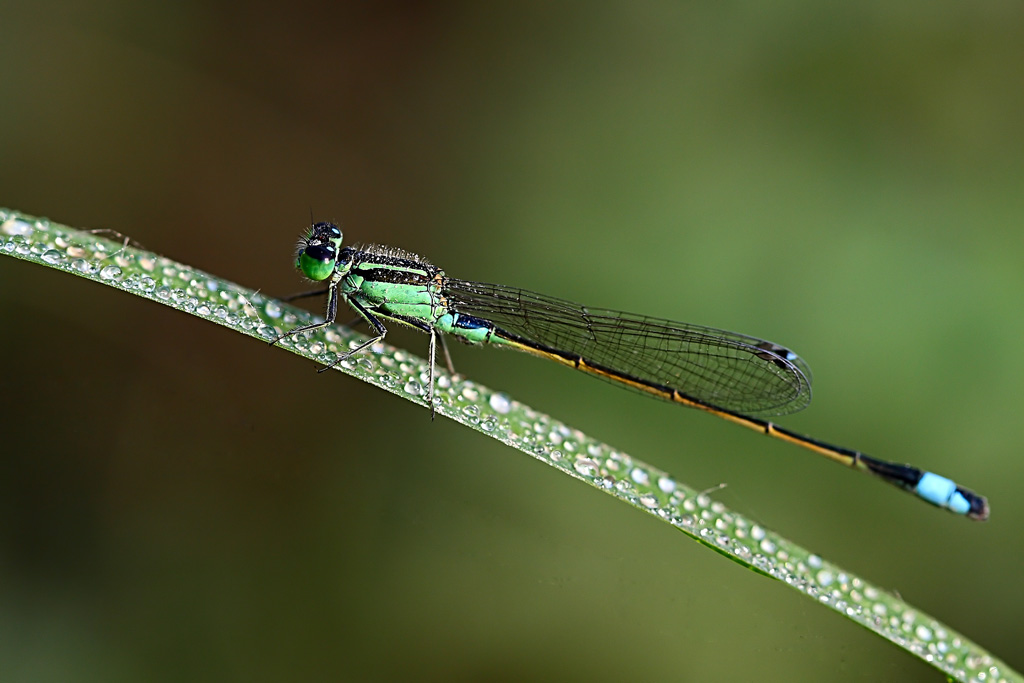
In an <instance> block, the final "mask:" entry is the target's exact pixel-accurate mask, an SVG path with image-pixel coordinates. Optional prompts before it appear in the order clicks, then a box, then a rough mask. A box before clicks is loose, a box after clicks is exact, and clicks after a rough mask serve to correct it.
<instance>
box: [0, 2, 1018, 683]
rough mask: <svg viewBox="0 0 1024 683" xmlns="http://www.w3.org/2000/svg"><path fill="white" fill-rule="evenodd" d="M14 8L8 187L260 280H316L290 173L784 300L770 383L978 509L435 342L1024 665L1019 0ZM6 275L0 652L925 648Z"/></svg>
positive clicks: (27, 278) (753, 317) (644, 653)
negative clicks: (802, 396) (303, 269)
mask: <svg viewBox="0 0 1024 683" xmlns="http://www.w3.org/2000/svg"><path fill="white" fill-rule="evenodd" d="M0 23H2V25H3V40H2V41H0V93H2V100H0V101H2V102H3V104H2V106H0V205H6V206H9V207H11V208H16V209H18V210H21V211H24V212H27V213H30V214H35V215H45V216H49V217H51V218H52V219H54V220H57V221H60V222H63V223H67V224H69V225H72V226H78V227H85V228H100V227H104V228H112V229H115V230H118V231H120V232H123V233H125V234H127V235H131V236H132V237H134V238H135V239H136V240H138V241H139V242H141V243H142V244H144V245H146V247H148V248H149V249H152V250H154V251H157V252H160V253H164V254H166V255H168V256H170V257H172V258H175V259H178V260H181V261H184V262H186V263H189V264H192V265H194V266H196V267H199V268H202V269H205V270H208V271H211V272H214V273H217V274H218V275H221V276H223V277H226V278H229V279H232V280H235V281H237V282H239V283H242V284H244V285H247V286H251V287H256V288H260V289H262V290H263V291H266V292H268V293H271V294H277V295H284V294H288V293H292V292H295V291H299V290H302V289H304V288H305V287H306V285H304V284H303V282H302V281H301V279H300V278H299V276H298V275H297V273H296V272H295V271H294V270H293V268H292V248H293V245H294V241H295V238H296V237H297V236H298V235H299V234H300V233H301V232H302V230H303V228H304V226H305V225H306V224H307V222H308V220H309V217H310V212H311V211H312V213H313V215H314V216H315V217H316V218H317V219H330V220H337V221H340V222H341V223H342V225H343V228H344V229H345V234H346V240H347V241H376V242H383V243H386V244H394V245H399V246H402V247H404V248H406V249H410V250H413V251H416V252H419V253H422V254H424V255H426V256H428V257H429V258H431V259H432V260H433V261H434V262H435V263H438V264H439V265H441V266H443V267H444V268H445V269H446V270H447V271H448V272H449V273H450V274H452V275H455V276H457V277H462V278H467V279H481V280H492V281H497V282H503V283H507V284H515V285H519V286H523V287H528V288H530V289H536V290H539V291H542V292H546V293H550V294H553V295H557V296H562V297H566V298H570V299H573V300H577V301H581V302H584V303H587V304H591V305H594V306H607V307H611V308H620V309H627V310H631V311H636V312H640V313H647V314H652V315H657V316H663V317H668V318H673V319H678V320H686V321H689V322H695V323H702V324H707V325H713V326H716V327H724V328H727V329H734V330H737V331H741V332H745V333H748V334H753V335H757V336H761V337H765V338H768V339H772V340H774V341H777V342H779V343H783V344H786V345H788V346H791V347H792V348H794V349H796V350H797V351H798V352H799V353H800V354H801V355H803V356H804V357H805V358H806V359H807V360H808V362H809V363H810V364H811V366H812V367H813V368H814V371H815V373H816V375H815V378H816V382H815V401H814V404H813V406H812V407H811V408H810V409H809V410H807V411H805V412H803V413H801V414H799V415H795V416H792V417H789V418H785V419H784V420H783V423H784V424H785V425H786V426H789V427H791V428H794V429H797V430H799V431H803V432H806V433H810V434H813V435H815V436H818V437H819V438H823V439H827V440H831V441H834V442H837V443H841V444H844V445H848V446H851V447H855V448H861V449H863V450H865V451H866V452H868V453H872V454H876V455H878V456H880V457H884V458H888V459H892V460H898V461H908V462H914V463H916V464H919V465H921V466H923V467H926V468H929V469H933V470H935V471H938V472H941V473H945V474H948V475H950V476H953V477H955V478H956V479H957V480H959V481H961V482H962V483H964V484H965V485H967V486H970V487H972V488H975V489H976V490H978V491H979V492H981V493H984V494H986V495H988V496H989V497H990V501H991V505H992V520H991V521H990V522H988V523H986V524H978V523H971V522H968V521H965V520H963V519H958V518H955V517H954V516H952V515H949V514H946V513H944V512H941V511H938V510H935V509H932V508H930V507H928V506H927V505H924V504H922V503H920V502H918V501H915V500H914V499H912V498H911V497H910V496H905V495H902V494H900V493H898V492H895V491H893V490H891V489H890V488H888V487H886V486H885V485H882V484H879V483H877V482H874V481H872V480H870V479H869V478H867V477H864V476H861V475H858V474H856V473H853V472H850V471H847V470H844V469H843V468H841V467H838V466H836V465H833V464H830V463H828V462H826V461H824V460H822V459H820V458H817V457H815V456H813V455H811V454H809V453H807V452H804V451H802V450H800V449H797V448H794V447H791V446H787V445H786V444H783V443H779V442H773V441H770V440H768V439H763V438H759V437H757V436H756V435H755V434H752V433H750V432H747V431H745V430H742V429H738V428H736V427H733V426H731V425H728V424H727V423H725V422H723V421H720V420H715V419H713V418H711V417H709V416H705V415H701V414H698V413H697V412H694V411H687V410H684V409H681V408H679V407H677V406H672V405H668V404H662V403H659V402H657V401H652V400H647V399H644V398H642V397H638V396H636V395H635V394H631V393H630V392H626V391H617V390H615V389H614V388H612V387H610V386H608V385H603V384H600V383H597V382H594V381H593V380H592V379H589V378H587V377H582V376H577V375H576V374H575V373H572V372H569V371H567V370H565V369H563V368H561V367H557V366H555V365H554V364H550V363H543V362H540V361H538V360H536V359H532V358H529V357H526V356H520V355H517V354H511V353H500V352H498V351H493V350H487V349H483V350H477V349H468V348H466V347H462V346H459V345H457V347H456V348H455V349H454V352H455V361H456V364H457V367H458V369H459V370H460V371H461V372H463V373H465V374H468V375H469V376H471V377H473V378H475V379H477V380H478V381H480V382H482V383H484V384H487V385H489V386H492V387H496V388H501V389H504V390H506V391H508V392H509V393H510V394H512V395H513V396H515V397H516V398H519V399H522V400H523V401H525V402H526V403H528V404H531V405H533V406H535V407H537V408H539V409H541V410H545V411H548V412H552V413H554V414H555V415H557V416H559V417H560V418H563V419H565V420H567V421H568V422H569V423H570V424H573V425H576V426H578V427H580V428H581V429H583V430H585V431H587V432H589V433H591V434H593V435H595V436H597V437H600V438H602V439H604V440H606V441H608V442H609V443H611V444H614V445H615V446H617V447H620V448H622V449H623V450H625V451H626V452H629V453H631V454H634V455H636V456H638V457H640V458H643V459H645V460H649V461H651V462H653V463H655V464H657V465H659V466H662V467H664V468H665V469H668V470H669V471H671V472H672V473H674V474H676V475H677V476H678V477H679V478H680V479H681V480H682V481H685V482H687V483H689V484H690V485H692V486H695V487H699V488H703V487H711V486H714V485H716V484H719V483H721V482H725V483H727V484H728V487H727V488H726V489H725V490H723V491H721V492H719V493H717V494H715V495H716V497H717V498H719V499H721V500H722V501H724V502H725V503H727V504H728V505H730V506H733V507H735V508H736V509H738V510H740V511H742V512H744V513H747V514H749V515H751V516H753V517H754V518H756V519H758V520H760V521H761V522H763V523H765V524H766V525H767V526H769V527H772V528H775V529H778V530H780V531H782V532H783V533H784V534H786V535H787V536H789V537H790V538H792V539H794V540H796V541H797V542H799V543H801V544H803V545H805V546H807V547H810V548H812V549H814V550H816V551H818V552H820V553H821V554H822V555H823V556H825V557H826V558H829V559H831V560H834V561H836V562H838V563H840V564H841V565H843V566H845V567H847V568H849V569H850V570H852V571H855V572H858V573H860V574H862V575H864V576H866V577H868V578H870V579H871V580H873V581H876V582H877V583H878V584H880V585H882V586H884V587H887V588H889V589H892V590H896V591H898V592H899V593H900V594H901V595H902V596H903V597H904V598H905V599H907V600H908V601H910V602H911V603H912V604H914V605H916V606H917V607H919V608H920V609H922V610H924V611H926V612H928V613H930V614H932V615H934V616H936V617H937V618H939V619H941V620H943V621H945V622H946V623H947V624H949V625H950V626H951V627H953V628H955V629H958V630H960V631H962V632H963V633H965V634H966V635H968V636H969V637H971V638H973V639H975V640H977V641H978V642H979V643H980V644H982V645H983V646H986V647H988V648H990V649H991V650H992V651H994V652H995V653H996V654H997V655H1000V656H1002V657H1004V658H1005V659H1006V660H1007V661H1008V662H1009V663H1011V664H1014V665H1016V666H1017V667H1018V668H1020V667H1022V666H1024V659H1021V654H1020V649H1019V639H1020V635H1021V632H1020V614H1021V613H1022V610H1024V592H1022V591H1021V590H1020V588H1019V581H1020V577H1021V575H1022V571H1024V553H1022V550H1024V540H1022V534H1021V531H1020V529H1021V527H1022V525H1024V503H1022V502H1021V496H1020V493H1019V485H1020V483H1021V482H1022V480H1024V467H1022V464H1021V462H1022V460H1021V457H1020V456H1021V445H1022V442H1024V426H1022V425H1024V419H1022V416H1021V410H1022V407H1024V399H1022V398H1021V387H1022V384H1024V354H1022V353H1021V352H1020V349H1021V341H1022V339H1024V322H1022V315H1021V310H1022V307H1021V297H1020V295H1021V292H1022V290H1024V230H1022V226H1021V217H1022V216H1024V192H1022V188H1024V144H1022V143H1024V126H1022V125H1021V122H1022V121H1024V10H1022V9H1021V5H1020V4H1019V3H1015V2H994V3H985V4H984V5H983V6H973V5H965V4H963V3H958V2H944V1H939V2H935V1H931V2H911V3H900V4H899V5H897V6H893V5H892V4H891V3H888V2H862V3H858V4H857V6H856V7H844V6H835V5H829V6H827V7H824V6H821V4H820V3H815V2H783V3H771V4H770V6H765V5H764V4H763V3H757V2H745V3H711V4H708V3H681V2H647V3H635V2H575V3H559V4H557V5H556V4H552V3H544V2H518V3H474V2H461V3H440V4H429V3H418V2H405V3H402V2H385V3H327V2H325V3H314V2H291V3H248V4H245V5H242V4H239V3H228V2H220V3H218V2H201V3H196V2H149V3H129V2H116V1H115V2H96V1H93V2H65V3H59V2H45V1H44V2H37V3H34V4H31V6H29V4H28V3H17V4H16V3H10V2H8V3H3V4H0ZM320 305H321V304H320V302H310V306H311V308H313V309H317V308H318V307H319V306H320ZM0 316H2V320H3V329H4V334H3V335H2V336H0V339H2V341H0V345H2V358H3V363H4V369H3V371H2V382H3V391H2V397H0V434H2V435H3V441H2V450H3V455H2V456H0V574H2V579H0V662H2V665H0V666H2V668H3V671H4V673H3V674H2V678H3V680H5V681H8V680H23V681H28V680H31V681H42V680H47V681H63V680H74V681H135V680H167V681H172V680H175V681H176V680H217V681H223V680H247V681H252V680H331V679H333V680H353V681H363V680H365V681H386V680H395V679H414V680H428V681H431V680H433V681H475V680H523V679H526V678H555V677H558V678H559V679H561V680H588V681H599V680H607V681H614V680H623V679H627V678H629V679H640V678H645V679H674V680H751V679H754V678H756V679H758V680H801V679H804V680H823V679H825V680H831V681H841V680H880V679H887V680H894V679H895V678H897V677H899V678H900V679H902V680H935V673H934V672H933V671H932V670H931V669H929V668H928V667H927V666H926V665H925V664H923V663H921V662H919V661H918V660H916V659H914V658H912V657H910V656H909V655H907V654H906V653H904V652H902V651H900V650H898V649H896V648H894V647H892V646H890V645H888V644H887V643H885V642H884V641H882V640H881V639H879V638H878V637H876V636H874V635H873V634H870V633H868V632H866V631H864V630H862V629H860V628H859V627H857V626H855V625H854V624H852V623H851V622H849V621H846V620H844V619H842V618H841V617H839V616H838V615H836V614H835V613H833V612H831V611H829V610H826V609H823V608H821V607H819V606H817V605H815V604H814V603H813V602H812V601H811V600H808V599H805V598H802V597H801V596H799V595H798V594H796V593H795V592H793V591H791V590H788V589H786V588H785V587H784V586H782V585H778V584H775V583H773V582H771V581H768V580H766V579H764V578H762V577H760V576H757V575H755V574H753V573H752V572H750V571H747V570H745V569H743V568H741V567H739V566H736V565H734V564H732V563H730V562H728V561H726V560H725V559H723V558H721V557H719V556H718V555H716V554H714V553H711V552H708V551H707V550H706V549H704V548H702V547H700V546H699V545H697V544H696V543H692V542H690V541H688V540H687V539H686V538H685V537H683V536H681V535H680V534H678V533H677V532H675V531H673V530H672V529H671V528H670V527H668V526H667V525H664V524H659V523H657V522H655V521H654V520H652V519H651V518H649V517H647V516H645V515H641V514H638V513H637V512H635V511H633V510H631V509H629V508H627V507H625V506H623V505H622V504H620V503H618V502H616V501H614V500H613V499H611V498H609V497H607V496H602V495H600V494H598V493H597V492H596V491H594V490H593V489H590V488H588V487H586V486H583V485H581V484H580V483H578V482H576V481H572V480H570V479H569V478H568V477H564V476H560V475H558V474H557V473H556V472H554V471H553V470H551V469H549V468H546V467H544V466H543V465H541V464H539V463H537V462H535V461H533V460H531V459H530V458H528V457H526V456H524V455H523V454H521V453H519V452H517V451H513V450H510V449H508V448H505V447H504V446H501V445H500V444H497V443H496V442H494V441H491V440H489V439H486V438H484V437H483V436H481V435H479V434H476V433H473V432H471V431H469V430H467V429H464V428H462V427H460V426H458V425H456V424H454V423H451V422H448V421H445V420H438V421H436V422H434V423H431V421H430V419H429V417H428V415H427V413H426V411H424V410H423V409H421V408H418V407H415V406H413V405H412V404H410V403H408V402H405V401H402V400H399V399H397V398H395V397H392V396H390V395H388V394H385V393H384V392H381V391H378V390H376V389H374V388H372V387H369V386H367V385H365V384H362V383H360V382H358V381H355V380H352V379H349V378H346V377H343V376H341V375H334V374H332V375H330V376H323V375H317V374H316V372H314V369H315V366H314V365H313V364H312V363H310V362H308V361H305V360H302V359H299V358H297V357H295V356H292V355H290V354H288V353H285V352H282V351H279V350H271V349H269V348H267V347H266V345H264V344H260V343H257V342H255V341H254V340H251V339H246V338H243V337H240V336H238V335H234V334H230V333H228V332H227V331H225V330H223V329H221V328H218V327H215V326H213V325H210V324H208V323H206V322H202V321H199V320H197V319H194V318H190V317H187V316H184V315H181V314H179V313H176V312H174V311H172V310H169V309H166V308H162V307H159V306H153V305H151V304H149V303H146V302H144V301H142V300H140V299H137V298H135V297H132V296H128V295H125V294H123V293H119V292H116V291H113V290H110V289H107V288H102V287H97V286H95V285H93V284H91V283H88V282H85V281H82V280H78V279H76V278H73V277H68V276H66V275H61V274H59V273H56V272H54V271H52V270H47V269H43V268H39V267H36V266H33V265H30V264H26V263H21V262H16V261H14V260H12V259H0ZM390 339H391V341H392V342H393V343H395V344H398V345H400V346H404V347H407V348H409V349H411V350H413V351H415V352H416V353H418V354H423V353H424V352H425V351H426V340H425V339H424V338H423V337H422V336H417V335H413V334H409V333H403V332H396V333H395V334H394V335H393V336H392V337H391V338H390Z"/></svg>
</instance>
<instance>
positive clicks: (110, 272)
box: [100, 266, 121, 281]
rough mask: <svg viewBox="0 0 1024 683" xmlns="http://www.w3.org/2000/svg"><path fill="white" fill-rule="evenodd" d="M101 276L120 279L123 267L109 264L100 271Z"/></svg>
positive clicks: (107, 278) (108, 278)
mask: <svg viewBox="0 0 1024 683" xmlns="http://www.w3.org/2000/svg"><path fill="white" fill-rule="evenodd" d="M100 277H101V278H102V279H104V280H115V281H116V280H120V279H121V269H120V268H118V267H117V266H107V267H106V268H104V269H103V270H101V271H100Z"/></svg>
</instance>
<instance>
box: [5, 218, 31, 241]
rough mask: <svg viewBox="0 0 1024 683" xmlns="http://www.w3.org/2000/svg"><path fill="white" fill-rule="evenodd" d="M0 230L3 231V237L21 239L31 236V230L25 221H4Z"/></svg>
mask: <svg viewBox="0 0 1024 683" xmlns="http://www.w3.org/2000/svg"><path fill="white" fill-rule="evenodd" d="M0 230H3V232H4V234H5V235H20V236H22V237H28V236H29V235H31V234H32V230H33V228H32V226H31V225H29V224H28V223H26V222H25V221H23V220H20V219H18V218H13V217H11V218H8V219H7V220H5V221H4V224H3V226H2V227H0Z"/></svg>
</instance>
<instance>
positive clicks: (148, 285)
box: [139, 277, 156, 294]
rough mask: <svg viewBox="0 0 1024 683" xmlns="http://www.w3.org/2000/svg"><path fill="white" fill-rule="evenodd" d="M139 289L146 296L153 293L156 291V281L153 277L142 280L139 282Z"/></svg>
mask: <svg viewBox="0 0 1024 683" xmlns="http://www.w3.org/2000/svg"><path fill="white" fill-rule="evenodd" d="M139 289H140V290H142V291H143V292H145V293H146V294H150V293H152V292H153V290H154V289H156V280H154V279H153V278H151V277H144V278H142V279H141V280H140V281H139Z"/></svg>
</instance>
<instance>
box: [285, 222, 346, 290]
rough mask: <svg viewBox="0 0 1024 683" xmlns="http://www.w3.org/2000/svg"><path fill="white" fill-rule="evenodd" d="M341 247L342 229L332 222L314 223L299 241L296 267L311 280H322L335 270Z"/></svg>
mask: <svg viewBox="0 0 1024 683" xmlns="http://www.w3.org/2000/svg"><path fill="white" fill-rule="evenodd" d="M340 249H341V230H340V229H339V228H338V226H336V225H334V224H332V223H314V224H313V227H311V228H310V229H309V232H308V233H307V234H306V236H305V237H303V238H302V239H301V240H300V241H299V253H298V255H297V256H296V258H295V267H296V268H298V269H299V270H300V271H301V272H302V274H303V275H305V276H306V277H308V278H309V279H310V280H314V281H316V282H322V281H324V280H326V279H327V278H329V277H330V276H331V273H333V272H334V266H335V264H336V263H337V260H338V252H339V250H340Z"/></svg>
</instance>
